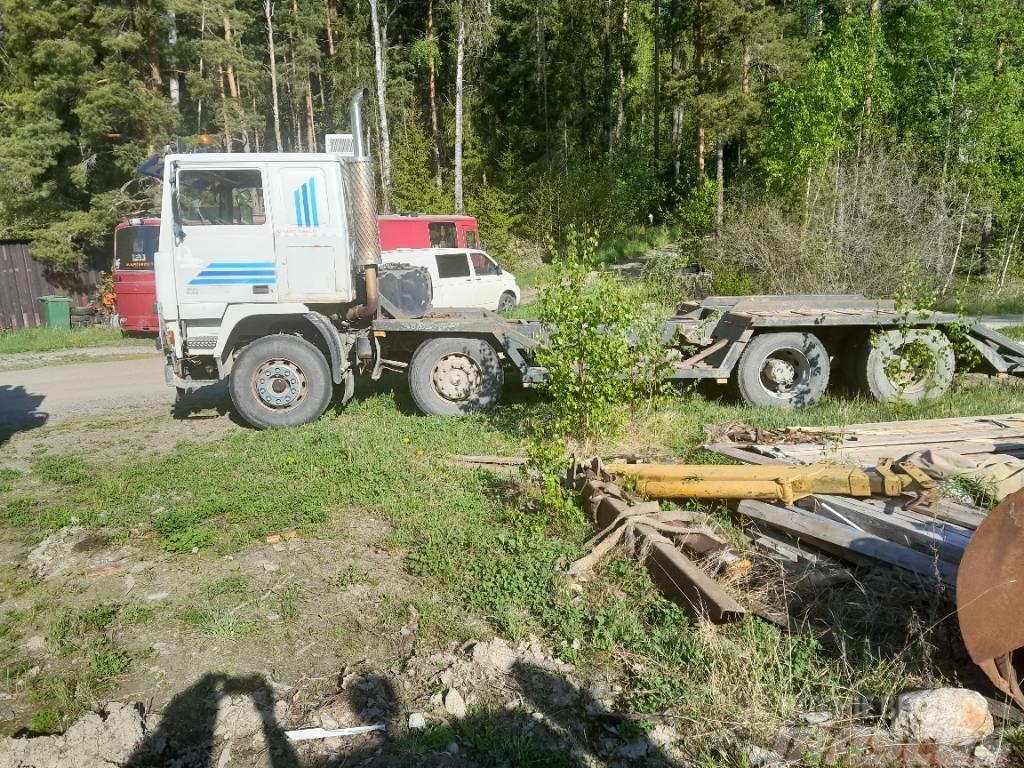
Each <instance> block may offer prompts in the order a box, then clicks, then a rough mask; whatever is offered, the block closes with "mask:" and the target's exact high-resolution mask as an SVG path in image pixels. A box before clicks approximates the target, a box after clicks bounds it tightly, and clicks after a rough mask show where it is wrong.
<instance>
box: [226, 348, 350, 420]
mask: <svg viewBox="0 0 1024 768" xmlns="http://www.w3.org/2000/svg"><path fill="white" fill-rule="evenodd" d="M228 388H229V390H230V391H231V401H232V402H233V403H234V405H235V410H237V411H238V413H239V415H240V416H241V417H242V418H243V419H245V420H246V421H247V422H249V423H250V424H251V425H252V426H254V427H256V428H257V429H280V428H282V427H296V426H298V425H300V424H308V423H309V422H311V421H316V420H317V419H318V418H320V416H322V415H323V412H324V411H325V410H327V406H328V405H329V404H330V402H331V395H332V391H333V386H332V383H331V372H330V369H329V368H328V366H327V360H326V359H324V356H323V354H321V352H320V350H319V349H317V348H316V347H315V346H313V345H312V344H310V343H309V342H308V341H306V340H305V339H302V338H299V337H298V336H289V335H286V334H279V335H276V336H265V337H264V338H262V339H258V340H256V341H254V342H252V343H251V344H248V345H247V346H245V347H243V348H242V351H241V352H239V353H238V357H237V358H236V359H235V365H234V367H233V368H232V369H231V376H230V379H229V382H228Z"/></svg>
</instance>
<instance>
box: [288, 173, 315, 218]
mask: <svg viewBox="0 0 1024 768" xmlns="http://www.w3.org/2000/svg"><path fill="white" fill-rule="evenodd" d="M294 196H295V224H296V225H297V226H300V227H319V226H320V216H319V215H318V214H317V211H316V181H315V180H314V179H313V177H312V176H310V177H309V181H307V182H305V183H304V184H303V185H302V186H300V187H299V188H298V189H296V190H295V192H294ZM310 214H312V216H310Z"/></svg>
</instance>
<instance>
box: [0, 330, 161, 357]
mask: <svg viewBox="0 0 1024 768" xmlns="http://www.w3.org/2000/svg"><path fill="white" fill-rule="evenodd" d="M105 346H138V347H140V348H141V347H143V346H144V347H145V348H147V349H152V347H153V342H152V340H150V339H133V338H131V337H128V336H125V335H124V334H123V333H121V331H119V330H118V329H117V328H111V327H109V326H104V325H94V326H88V327H85V328H71V329H70V330H62V329H60V328H20V329H18V330H14V331H7V332H6V333H0V355H13V354H17V353H19V352H52V351H54V350H58V349H85V348H87V347H105Z"/></svg>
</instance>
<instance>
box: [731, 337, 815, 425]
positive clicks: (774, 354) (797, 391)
mask: <svg viewBox="0 0 1024 768" xmlns="http://www.w3.org/2000/svg"><path fill="white" fill-rule="evenodd" d="M828 377H829V359H828V351H827V350H826V349H825V345H824V344H822V343H821V340H820V339H819V338H818V337H817V336H815V335H814V334H813V333H796V332H787V333H764V334H761V335H760V336H755V337H754V340H753V341H751V342H750V343H749V344H748V345H747V348H746V349H745V350H743V355H742V356H741V357H740V361H739V365H738V366H737V370H736V383H737V385H738V387H739V390H740V395H741V396H742V397H743V400H744V402H746V403H747V405H753V406H758V407H768V408H805V407H807V406H809V405H814V404H815V403H816V402H818V400H820V399H821V396H822V395H823V394H825V389H826V388H827V387H828Z"/></svg>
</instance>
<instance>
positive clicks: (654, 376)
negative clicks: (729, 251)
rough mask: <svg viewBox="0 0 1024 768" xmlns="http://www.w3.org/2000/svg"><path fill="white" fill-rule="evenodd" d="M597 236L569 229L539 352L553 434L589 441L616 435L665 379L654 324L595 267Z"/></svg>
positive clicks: (545, 307) (544, 312) (546, 301)
mask: <svg viewBox="0 0 1024 768" xmlns="http://www.w3.org/2000/svg"><path fill="white" fill-rule="evenodd" d="M596 244H597V240H596V238H595V237H594V236H593V235H586V234H579V233H577V232H570V233H569V235H568V237H567V249H566V252H565V254H564V255H559V254H558V253H554V252H553V253H552V260H553V262H554V263H555V273H554V275H553V277H552V281H551V283H550V284H549V285H548V286H547V287H546V288H545V290H544V293H543V295H542V297H541V300H540V319H541V322H542V323H543V324H544V327H545V331H544V334H543V338H542V340H541V343H540V344H539V345H538V347H537V349H536V351H535V354H536V359H537V363H538V365H540V366H542V367H544V368H545V369H546V370H547V372H548V375H547V379H546V380H545V382H544V384H543V388H544V390H545V391H546V392H547V393H548V394H549V395H550V396H551V399H552V402H553V403H554V407H555V411H556V415H555V417H554V419H553V424H552V429H553V431H554V432H555V433H556V434H560V435H563V436H566V437H572V438H575V439H577V440H581V441H583V442H588V441H590V440H593V439H594V438H598V437H601V436H603V435H611V434H614V433H615V432H616V431H617V429H618V428H619V427H620V426H621V424H622V423H623V421H624V419H625V416H626V406H627V404H631V405H633V406H634V407H635V406H636V405H637V404H638V403H639V402H642V401H644V400H646V399H649V398H650V397H651V396H652V395H653V394H654V393H655V392H656V391H657V390H658V388H659V386H660V382H661V380H662V379H661V373H662V366H663V365H664V361H663V358H664V353H663V350H662V348H661V343H660V335H659V333H658V332H657V322H656V321H655V320H654V319H652V318H650V317H649V316H646V315H645V313H644V312H643V311H642V308H641V307H639V306H637V305H636V303H635V302H632V301H630V299H629V298H628V297H627V296H626V294H625V293H624V292H623V290H622V286H621V284H620V283H619V282H618V281H617V280H616V279H615V278H614V277H613V276H612V275H610V274H609V273H606V272H598V273H595V274H592V273H591V267H592V265H593V255H594V248H595V246H596Z"/></svg>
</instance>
